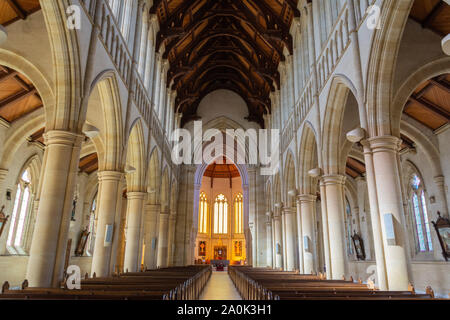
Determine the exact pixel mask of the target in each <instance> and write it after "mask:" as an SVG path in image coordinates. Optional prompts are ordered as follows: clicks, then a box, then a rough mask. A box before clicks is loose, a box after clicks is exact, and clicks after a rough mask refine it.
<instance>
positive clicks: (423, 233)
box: [411, 174, 433, 252]
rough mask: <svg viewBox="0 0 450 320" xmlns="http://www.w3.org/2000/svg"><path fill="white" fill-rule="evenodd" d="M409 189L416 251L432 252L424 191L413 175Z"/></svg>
mask: <svg viewBox="0 0 450 320" xmlns="http://www.w3.org/2000/svg"><path fill="white" fill-rule="evenodd" d="M411 188H412V196H411V205H412V212H413V215H414V222H415V231H416V238H417V246H418V249H419V251H421V252H427V251H433V243H432V240H431V231H430V224H429V221H428V210H427V205H426V199H425V191H424V190H423V184H422V180H421V179H420V178H419V176H418V175H417V174H414V175H413V177H412V179H411Z"/></svg>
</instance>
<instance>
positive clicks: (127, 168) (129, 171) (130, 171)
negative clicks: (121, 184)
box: [125, 164, 136, 173]
mask: <svg viewBox="0 0 450 320" xmlns="http://www.w3.org/2000/svg"><path fill="white" fill-rule="evenodd" d="M134 172H136V168H135V167H132V166H130V165H129V164H127V165H126V166H125V173H134Z"/></svg>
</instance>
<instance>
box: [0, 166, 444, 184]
mask: <svg viewBox="0 0 450 320" xmlns="http://www.w3.org/2000/svg"><path fill="white" fill-rule="evenodd" d="M0 174H1V169H0ZM0 179H1V178H0ZM433 179H434V182H435V183H436V184H437V185H438V186H443V185H444V183H445V178H444V176H436V177H434V178H433Z"/></svg>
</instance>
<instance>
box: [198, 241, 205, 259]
mask: <svg viewBox="0 0 450 320" xmlns="http://www.w3.org/2000/svg"><path fill="white" fill-rule="evenodd" d="M198 255H199V256H200V257H204V256H206V241H200V242H199V243H198Z"/></svg>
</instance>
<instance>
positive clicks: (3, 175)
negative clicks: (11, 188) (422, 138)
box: [0, 169, 9, 181]
mask: <svg viewBox="0 0 450 320" xmlns="http://www.w3.org/2000/svg"><path fill="white" fill-rule="evenodd" d="M8 172H9V169H0V181H3V180H5V178H6V176H7V175H8Z"/></svg>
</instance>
